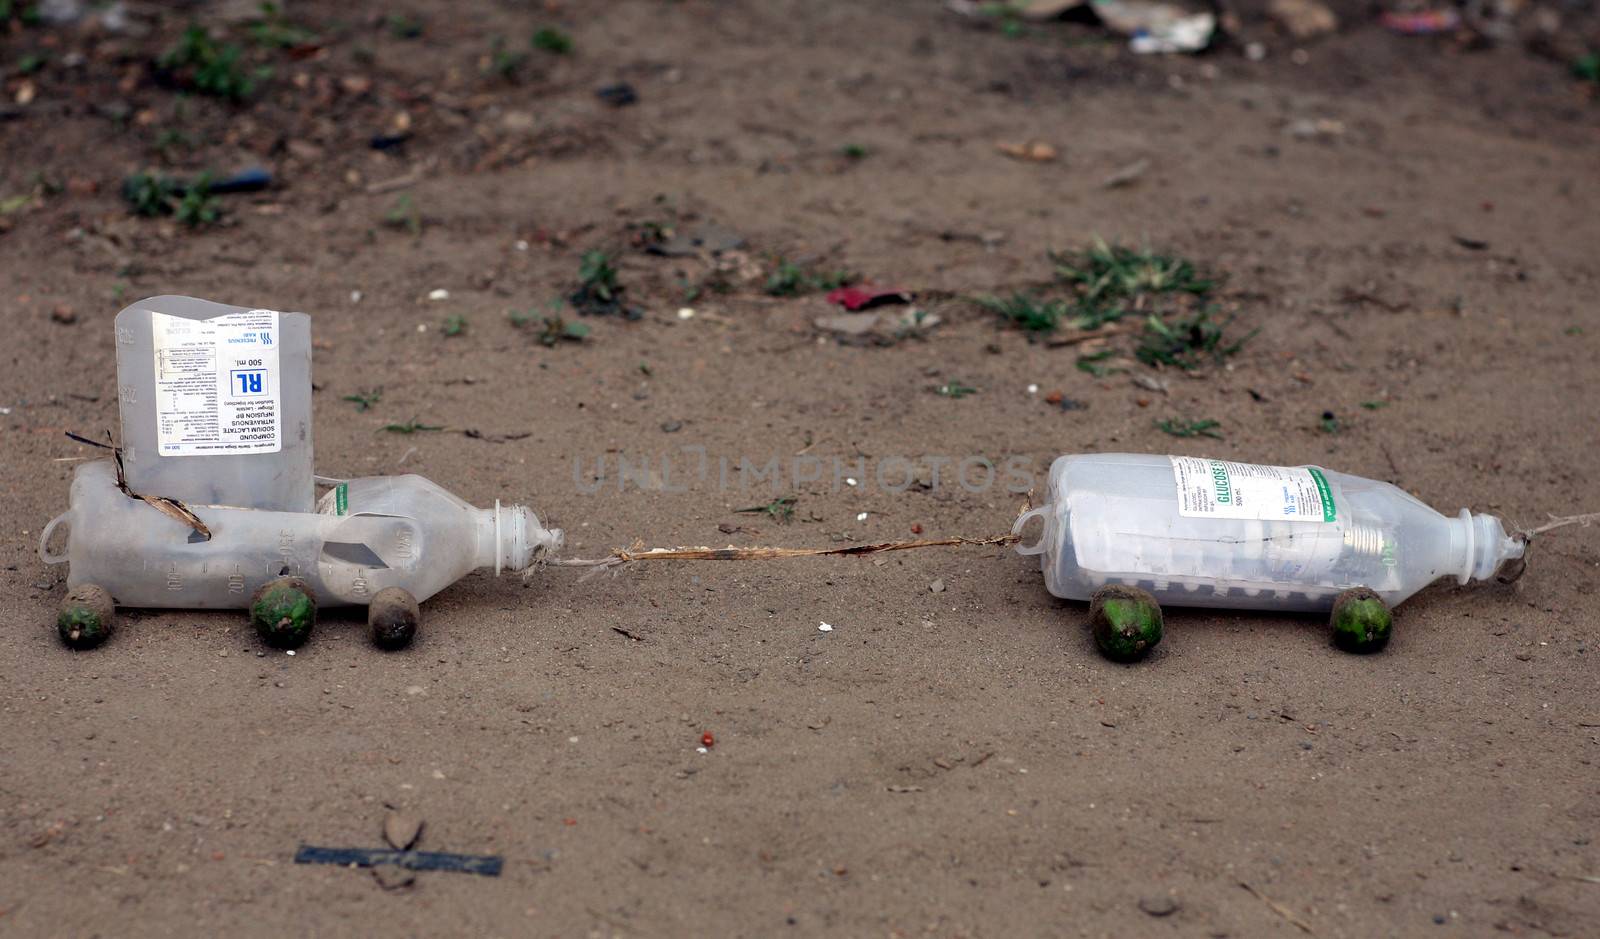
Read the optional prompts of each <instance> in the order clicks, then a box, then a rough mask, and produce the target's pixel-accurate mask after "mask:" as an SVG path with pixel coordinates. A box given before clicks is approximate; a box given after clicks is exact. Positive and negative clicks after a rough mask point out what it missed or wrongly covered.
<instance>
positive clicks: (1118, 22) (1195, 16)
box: [1093, 0, 1217, 55]
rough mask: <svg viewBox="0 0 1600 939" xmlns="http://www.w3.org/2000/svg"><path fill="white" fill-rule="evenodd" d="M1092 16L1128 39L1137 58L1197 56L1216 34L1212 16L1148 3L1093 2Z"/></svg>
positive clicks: (1136, 0)
mask: <svg viewBox="0 0 1600 939" xmlns="http://www.w3.org/2000/svg"><path fill="white" fill-rule="evenodd" d="M1093 6H1094V12H1095V15H1097V16H1099V17H1100V20H1101V22H1103V23H1105V24H1106V25H1107V26H1108V27H1110V28H1111V29H1113V30H1115V31H1116V32H1119V33H1121V34H1123V35H1124V36H1127V37H1129V38H1128V48H1129V49H1132V50H1133V51H1134V52H1135V53H1137V54H1139V55H1150V54H1167V53H1174V52H1199V51H1200V50H1202V49H1204V48H1206V47H1207V46H1209V45H1210V44H1211V37H1212V36H1213V34H1215V33H1216V31H1217V17H1216V14H1214V13H1192V12H1190V11H1188V10H1185V9H1183V8H1182V7H1177V6H1173V5H1171V4H1168V3H1155V2H1151V0H1094V4H1093Z"/></svg>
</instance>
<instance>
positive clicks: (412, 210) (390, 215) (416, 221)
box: [383, 192, 422, 238]
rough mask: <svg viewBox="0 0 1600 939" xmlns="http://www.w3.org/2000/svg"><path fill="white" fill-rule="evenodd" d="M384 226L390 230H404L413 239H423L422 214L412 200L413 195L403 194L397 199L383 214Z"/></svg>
mask: <svg viewBox="0 0 1600 939" xmlns="http://www.w3.org/2000/svg"><path fill="white" fill-rule="evenodd" d="M383 224H385V225H387V226H389V227H390V228H400V229H404V230H406V231H408V232H410V233H411V237H413V238H418V237H421V235H422V212H421V210H419V209H418V208H417V204H416V202H415V201H414V200H413V199H412V198H411V193H409V192H402V193H401V194H400V195H398V196H396V197H395V200H394V204H393V205H391V206H389V211H387V212H385V213H384V214H383Z"/></svg>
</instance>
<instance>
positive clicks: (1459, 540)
mask: <svg viewBox="0 0 1600 939" xmlns="http://www.w3.org/2000/svg"><path fill="white" fill-rule="evenodd" d="M1522 549H1523V544H1522V542H1521V541H1520V540H1518V539H1516V538H1513V537H1511V536H1510V535H1507V534H1506V530H1505V528H1504V527H1502V526H1501V524H1500V519H1498V518H1496V517H1494V516H1493V515H1473V514H1472V513H1471V512H1469V511H1467V510H1466V509H1462V510H1461V514H1460V515H1458V516H1457V517H1455V518H1453V519H1451V520H1450V557H1451V562H1452V567H1453V568H1454V570H1455V572H1456V583H1460V584H1465V583H1466V582H1467V581H1469V580H1488V579H1489V578H1490V577H1493V576H1494V573H1495V571H1497V570H1499V569H1500V565H1501V564H1504V563H1505V562H1506V561H1511V560H1515V559H1516V558H1520V557H1522Z"/></svg>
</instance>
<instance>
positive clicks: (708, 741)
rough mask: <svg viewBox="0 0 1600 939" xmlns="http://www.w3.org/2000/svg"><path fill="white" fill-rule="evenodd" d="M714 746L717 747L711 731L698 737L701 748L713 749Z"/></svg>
mask: <svg viewBox="0 0 1600 939" xmlns="http://www.w3.org/2000/svg"><path fill="white" fill-rule="evenodd" d="M716 745H717V738H716V737H715V736H713V735H712V733H711V731H709V730H708V731H706V732H705V733H703V734H701V735H700V746H702V747H714V746H716Z"/></svg>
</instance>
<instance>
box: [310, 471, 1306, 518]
mask: <svg viewBox="0 0 1600 939" xmlns="http://www.w3.org/2000/svg"><path fill="white" fill-rule="evenodd" d="M1312 472H1316V470H1312ZM1319 478H1320V477H1319ZM1322 485H1323V486H1326V485H1327V483H1322ZM1323 504H1324V505H1326V504H1327V503H1326V502H1324V503H1323ZM333 514H335V515H349V514H350V484H349V483H340V484H339V485H338V487H336V488H335V489H334V490H333ZM1328 520H1329V521H1333V519H1332V518H1331V517H1330V518H1329V519H1328Z"/></svg>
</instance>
